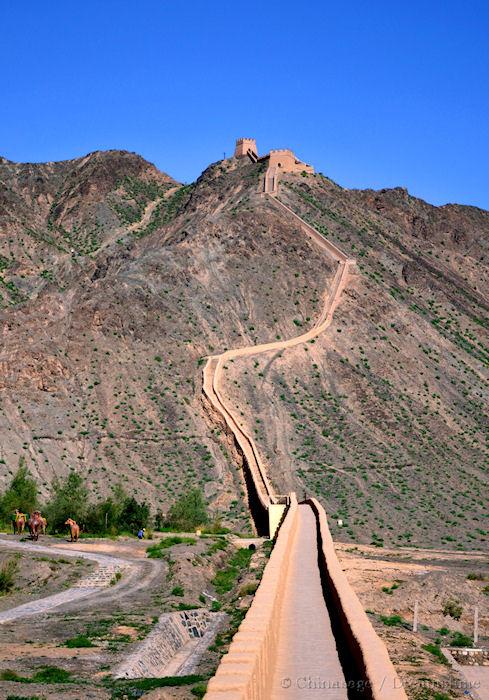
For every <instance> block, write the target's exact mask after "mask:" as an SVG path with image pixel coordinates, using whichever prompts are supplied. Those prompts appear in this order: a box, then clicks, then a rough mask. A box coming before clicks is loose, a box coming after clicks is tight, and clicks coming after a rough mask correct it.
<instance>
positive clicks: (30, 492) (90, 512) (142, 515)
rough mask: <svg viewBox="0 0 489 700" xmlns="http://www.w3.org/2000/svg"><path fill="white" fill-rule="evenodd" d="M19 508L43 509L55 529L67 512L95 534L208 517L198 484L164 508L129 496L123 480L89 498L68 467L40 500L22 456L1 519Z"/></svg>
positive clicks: (193, 523)
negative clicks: (155, 508)
mask: <svg viewBox="0 0 489 700" xmlns="http://www.w3.org/2000/svg"><path fill="white" fill-rule="evenodd" d="M16 508H18V509H19V510H20V511H22V512H23V513H32V512H33V511H34V510H41V511H42V514H43V516H44V517H45V518H46V519H47V522H48V531H49V532H51V533H53V534H56V533H59V532H64V531H65V530H66V526H65V522H66V520H67V518H73V520H76V522H77V523H78V524H79V525H80V527H81V528H82V530H83V531H85V532H89V533H93V534H97V535H118V534H122V533H134V532H137V530H139V528H142V527H144V528H145V527H148V526H150V525H151V526H154V527H155V528H156V529H163V528H171V529H175V530H181V531H184V530H194V529H195V528H196V527H200V526H204V525H206V524H207V523H208V521H209V517H208V514H207V507H206V502H205V499H204V495H203V493H202V492H201V491H200V489H198V488H195V489H191V490H190V491H188V492H187V493H185V494H183V495H182V496H181V497H180V498H179V499H178V500H177V501H176V502H175V503H173V504H172V506H171V507H170V509H169V511H168V513H167V514H166V516H165V515H163V513H162V512H161V511H156V513H155V515H154V516H152V513H151V508H150V506H149V505H148V504H147V503H146V502H145V501H143V502H139V501H137V500H136V498H134V496H129V495H128V494H127V493H126V491H125V490H124V489H123V487H122V486H120V485H118V486H115V487H114V488H113V489H112V493H111V495H110V496H108V497H106V498H105V499H103V500H99V501H95V502H94V501H92V500H91V498H90V493H89V490H88V488H87V485H86V483H85V481H84V479H83V477H82V476H81V475H80V474H78V473H77V472H75V471H70V472H69V474H68V475H67V476H66V477H65V478H64V479H55V480H54V481H53V483H52V484H51V493H50V497H49V498H48V500H47V501H46V502H44V503H41V499H40V496H39V490H38V487H37V483H36V481H35V479H34V478H33V476H32V475H31V474H30V472H29V470H28V469H27V467H26V466H25V463H24V462H23V461H22V460H21V462H20V463H19V468H18V470H17V472H16V474H15V475H14V476H13V478H12V480H11V482H10V484H9V486H8V487H7V489H6V491H5V492H4V493H3V494H2V495H0V522H1V523H2V524H3V526H4V527H5V526H10V525H11V522H12V519H13V517H14V512H15V509H16Z"/></svg>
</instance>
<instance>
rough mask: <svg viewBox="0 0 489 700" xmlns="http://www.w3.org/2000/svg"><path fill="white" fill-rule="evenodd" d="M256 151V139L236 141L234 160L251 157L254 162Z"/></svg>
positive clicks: (256, 156)
mask: <svg viewBox="0 0 489 700" xmlns="http://www.w3.org/2000/svg"><path fill="white" fill-rule="evenodd" d="M257 153H258V152H257V150H256V139H238V140H237V141H236V148H235V149H234V157H235V158H244V157H245V156H248V157H251V155H253V156H254V157H255V158H254V159H253V160H256V159H257V158H258V155H257Z"/></svg>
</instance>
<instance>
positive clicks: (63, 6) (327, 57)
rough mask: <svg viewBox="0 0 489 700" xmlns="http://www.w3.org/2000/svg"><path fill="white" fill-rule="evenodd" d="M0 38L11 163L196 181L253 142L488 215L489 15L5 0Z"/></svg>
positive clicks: (352, 179)
mask: <svg viewBox="0 0 489 700" xmlns="http://www.w3.org/2000/svg"><path fill="white" fill-rule="evenodd" d="M0 27H1V35H2V39H1V42H0V66H1V71H0V84H1V99H0V155H3V156H4V157H6V158H9V159H11V160H16V161H46V160H61V159H65V158H72V157H75V156H80V155H83V154H85V153H87V152H89V151H93V150H96V149H108V148H123V149H127V150H130V151H137V152H138V153H141V154H142V155H143V156H144V157H146V158H147V159H148V160H150V161H152V162H154V163H156V165H157V166H158V167H159V168H161V169H162V170H165V171H166V172H168V173H170V174H171V175H173V176H174V177H176V178H177V179H179V180H182V181H191V180H193V179H195V177H197V176H198V175H199V173H200V172H201V171H202V170H203V169H204V168H205V167H206V165H208V164H209V163H210V162H212V161H215V160H218V159H220V158H222V156H223V151H226V152H227V154H228V155H229V154H230V153H231V151H232V150H233V145H234V140H235V138H236V137H238V136H255V137H256V138H257V139H258V145H259V149H260V151H262V152H263V151H265V150H268V149H269V148H280V147H291V148H293V149H294V150H295V151H296V152H297V154H298V155H299V156H300V157H302V158H303V159H304V160H306V161H308V162H311V163H312V164H313V165H315V167H316V168H317V169H318V170H320V171H322V172H324V173H325V174H327V175H329V176H330V177H332V178H333V179H334V180H336V181H337V182H339V183H340V184H342V185H344V186H347V187H374V188H380V187H392V186H396V185H401V186H405V187H407V188H408V189H409V191H410V192H411V193H413V194H415V195H417V196H420V197H423V198H424V199H427V200H428V201H430V202H433V203H435V204H443V203H446V202H461V203H466V204H475V205H477V206H480V207H483V208H487V209H489V167H488V165H489V163H488V161H489V157H488V156H489V49H488V41H489V4H488V3H487V0H466V1H465V2H460V1H459V2H453V1H452V0H444V1H440V0H423V1H420V0H411V1H410V2H402V3H401V2H395V1H394V2H392V0H389V2H385V1H383V0H380V1H374V2H366V1H365V0H350V1H349V2H338V1H337V0H336V1H335V2H330V1H329V0H305V1H303V2H297V0H294V1H293V2H292V1H291V0H280V1H276V0H267V1H264V0H261V1H260V2H257V1H256V0H245V1H244V0H187V1H186V2H182V1H181V0H180V1H179V0H173V1H172V2H170V1H169V0H139V2H136V1H135V0H79V1H77V2H70V1H67V0H63V2H61V0H49V1H47V2H39V0H1V2H0Z"/></svg>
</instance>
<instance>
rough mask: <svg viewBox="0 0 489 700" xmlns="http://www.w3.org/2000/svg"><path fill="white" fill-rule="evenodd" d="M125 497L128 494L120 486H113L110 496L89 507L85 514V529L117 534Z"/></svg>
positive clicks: (126, 497)
mask: <svg viewBox="0 0 489 700" xmlns="http://www.w3.org/2000/svg"><path fill="white" fill-rule="evenodd" d="M127 499H128V495H127V493H126V492H125V491H124V489H123V488H122V486H120V485H117V486H114V487H113V489H112V496H109V497H108V498H105V499H104V500H103V501H100V503H97V504H96V505H95V506H92V507H91V508H90V512H89V514H88V516H87V529H88V530H89V531H90V532H100V533H106V532H108V533H110V534H111V535H117V533H118V532H119V523H120V520H121V514H122V511H123V509H124V504H125V502H126V500H127Z"/></svg>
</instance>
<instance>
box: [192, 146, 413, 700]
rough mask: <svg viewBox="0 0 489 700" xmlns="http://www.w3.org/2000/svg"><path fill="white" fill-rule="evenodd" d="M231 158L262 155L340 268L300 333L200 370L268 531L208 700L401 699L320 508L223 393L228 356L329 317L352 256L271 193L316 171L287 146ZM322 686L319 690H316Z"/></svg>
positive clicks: (247, 149)
mask: <svg viewBox="0 0 489 700" xmlns="http://www.w3.org/2000/svg"><path fill="white" fill-rule="evenodd" d="M235 157H236V158H249V159H250V160H251V161H252V162H253V163H257V162H260V161H262V162H263V161H267V166H268V167H267V171H266V173H265V178H264V181H263V184H262V185H261V189H262V192H263V196H264V197H268V198H269V199H270V201H271V202H273V206H275V207H276V208H277V210H279V211H280V212H281V213H282V214H283V215H286V216H288V217H291V218H293V220H294V221H295V222H296V223H297V225H298V226H299V228H300V230H301V231H302V232H303V233H305V234H306V235H307V236H309V238H310V239H311V240H312V241H313V242H314V243H315V244H316V245H318V246H319V247H320V248H321V249H322V250H324V252H325V253H326V254H327V255H329V256H331V257H333V258H334V260H335V262H337V263H338V268H337V271H336V274H335V277H334V280H333V283H332V285H331V289H330V290H327V291H326V292H325V294H324V297H323V305H322V311H321V314H320V316H319V318H318V319H317V321H316V323H315V324H314V326H313V327H312V328H311V329H310V330H309V331H308V332H307V333H304V334H301V335H299V336H296V337H293V338H289V339H288V340H284V341H276V342H271V343H264V344H260V345H255V346H248V347H243V348H238V349H235V350H228V351H226V352H224V353H222V354H220V355H213V356H211V357H209V358H208V361H207V363H206V365H205V367H204V369H203V396H204V400H205V401H206V402H209V403H210V405H211V406H212V408H213V410H214V411H216V412H217V413H218V414H219V415H220V416H221V419H222V420H223V421H224V423H225V425H226V428H227V430H228V432H229V434H230V435H231V436H232V437H233V438H234V442H235V445H236V448H237V450H238V452H239V453H240V454H241V458H242V467H243V475H244V480H245V483H246V486H247V493H248V505H249V508H250V512H251V515H252V517H253V521H254V523H255V527H256V530H257V532H258V533H259V534H263V535H268V536H270V537H273V538H275V547H274V549H273V552H272V554H271V557H270V560H269V562H268V564H267V566H266V568H265V571H264V574H263V578H262V581H261V584H260V586H259V588H258V590H257V592H256V595H255V598H254V600H253V603H252V605H251V607H250V609H249V611H248V613H247V615H246V617H245V619H244V621H243V623H242V624H241V626H240V627H239V629H238V632H237V633H236V635H235V636H234V639H233V641H232V643H231V646H230V648H229V651H228V653H227V654H226V655H225V656H224V657H223V658H222V660H221V663H220V665H219V667H218V669H217V672H216V674H215V676H214V677H213V678H212V679H211V680H210V682H209V685H208V689H207V694H206V695H205V698H206V699H207V700H269V699H270V698H271V699H272V700H282V698H289V699H290V700H296V699H297V700H298V699H302V698H315V697H323V696H324V695H327V697H328V698H331V699H332V700H340V699H341V700H344V699H345V698H355V697H360V696H361V697H362V698H371V699H372V700H405V699H406V698H407V696H406V693H405V691H404V689H403V688H402V684H401V682H400V679H399V677H398V675H397V673H396V670H395V668H394V666H393V664H392V662H391V660H390V658H389V655H388V653H387V649H386V647H385V645H384V643H383V642H382V641H381V639H380V638H379V637H378V636H377V634H376V633H375V630H374V628H373V627H372V624H371V623H370V620H369V619H368V617H367V614H366V612H365V611H364V609H363V607H362V605H361V603H360V601H359V599H358V598H357V596H356V594H355V593H354V591H353V589H352V588H351V586H350V585H349V583H348V581H347V579H346V576H345V574H344V572H343V570H342V568H341V566H340V563H339V561H338V558H337V556H336V553H335V549H334V543H333V540H332V537H331V534H330V531H329V527H328V522H327V517H326V513H325V511H324V508H323V507H322V506H321V504H320V503H319V502H318V501H316V500H315V499H309V500H307V501H305V502H303V503H298V501H297V497H296V495H295V493H290V494H287V495H279V494H276V493H275V491H274V489H273V486H272V484H271V483H270V480H269V478H268V476H267V472H266V467H265V465H264V463H263V460H262V459H261V457H260V454H259V452H258V450H257V447H256V445H255V443H254V441H253V439H252V438H251V436H250V435H249V433H248V432H247V431H246V430H245V428H244V427H243V425H242V424H241V420H240V418H239V417H238V415H237V414H236V413H235V412H234V411H233V410H232V409H231V408H230V406H229V405H228V404H227V403H226V400H225V399H224V396H223V393H222V390H221V384H222V375H223V368H224V367H225V363H226V361H231V360H234V359H236V358H239V357H244V356H250V355H257V354H261V353H267V352H272V351H275V352H276V351H281V350H286V349H287V348H290V347H293V346H295V345H298V344H300V343H304V342H307V341H308V340H311V339H313V338H315V337H316V336H318V335H319V334H320V333H322V332H323V331H325V330H326V329H327V328H328V326H329V325H330V324H331V321H332V318H333V314H334V310H335V308H336V307H337V305H338V303H339V301H340V298H341V293H342V291H343V289H344V287H345V285H346V284H347V281H348V276H349V274H350V272H351V270H352V268H353V266H354V265H355V261H354V260H352V259H351V258H349V257H348V256H347V255H346V254H345V253H344V252H343V251H341V250H340V249H339V248H338V247H337V246H335V245H334V244H333V243H331V242H330V241H328V240H327V239H326V238H325V237H324V236H322V235H321V234H320V233H319V232H318V231H316V230H315V229H314V228H313V227H312V226H310V225H309V224H307V223H306V222H305V221H304V220H303V219H301V218H300V217H299V216H297V215H296V214H295V213H294V212H293V211H292V210H291V209H289V208H288V207H287V206H286V205H284V204H283V203H282V202H281V201H280V200H279V199H278V197H277V195H278V183H279V178H280V174H281V173H283V172H302V171H305V172H313V169H312V167H311V166H309V165H306V164H305V163H302V162H301V161H300V160H298V159H297V158H296V157H295V155H294V154H293V152H292V151H290V150H288V149H284V150H272V151H270V153H269V154H268V155H266V156H263V157H259V156H258V152H257V148H256V142H255V140H254V139H238V141H237V143H236V150H235ZM318 691H324V692H318Z"/></svg>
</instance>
